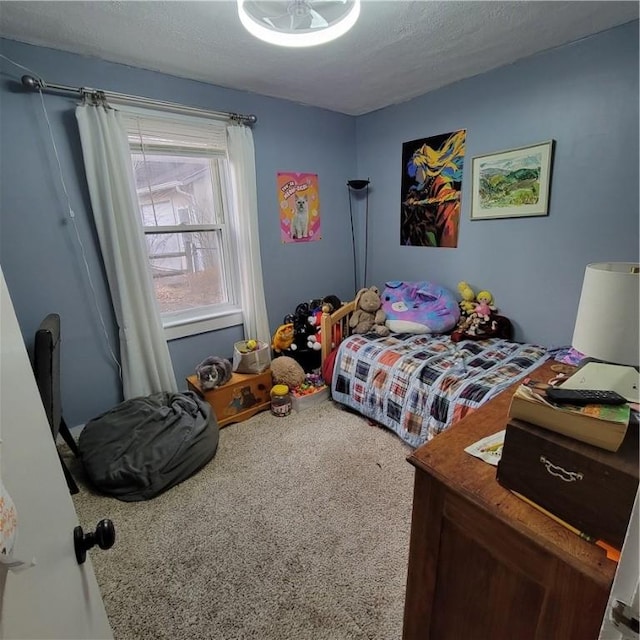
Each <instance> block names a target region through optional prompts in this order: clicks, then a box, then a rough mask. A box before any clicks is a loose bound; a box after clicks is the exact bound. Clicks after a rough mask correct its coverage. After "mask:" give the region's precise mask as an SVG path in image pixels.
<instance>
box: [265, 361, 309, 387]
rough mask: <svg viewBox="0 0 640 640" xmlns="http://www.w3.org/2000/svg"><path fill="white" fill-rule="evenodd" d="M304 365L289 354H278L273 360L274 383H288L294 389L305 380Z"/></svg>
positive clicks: (272, 374) (272, 375)
mask: <svg viewBox="0 0 640 640" xmlns="http://www.w3.org/2000/svg"><path fill="white" fill-rule="evenodd" d="M305 376H306V374H305V372H304V369H303V368H302V366H301V365H300V364H299V363H298V362H296V361H295V360H294V359H293V358H290V357H289V356H278V357H277V358H274V359H273V360H272V361H271V377H272V378H273V384H286V385H287V387H289V389H294V388H295V387H297V386H298V385H300V384H302V383H303V382H304V380H305Z"/></svg>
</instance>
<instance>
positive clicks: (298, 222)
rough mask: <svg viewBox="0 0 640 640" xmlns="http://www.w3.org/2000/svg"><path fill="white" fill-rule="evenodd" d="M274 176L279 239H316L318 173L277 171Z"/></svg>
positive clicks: (318, 212) (318, 223) (318, 225)
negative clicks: (276, 179)
mask: <svg viewBox="0 0 640 640" xmlns="http://www.w3.org/2000/svg"><path fill="white" fill-rule="evenodd" d="M277 178H278V202H279V204H280V238H281V240H282V242H283V243H289V242H315V241H316V240H320V239H321V238H322V235H321V234H320V198H319V196H318V174H317V173H292V172H290V171H280V172H278V176H277Z"/></svg>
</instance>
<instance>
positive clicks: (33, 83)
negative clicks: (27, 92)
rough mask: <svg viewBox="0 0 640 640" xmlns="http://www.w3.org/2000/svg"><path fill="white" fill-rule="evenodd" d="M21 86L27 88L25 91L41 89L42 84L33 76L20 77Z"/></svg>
mask: <svg viewBox="0 0 640 640" xmlns="http://www.w3.org/2000/svg"><path fill="white" fill-rule="evenodd" d="M22 84H23V85H24V86H25V87H27V89H34V90H35V89H41V88H42V85H43V82H42V80H39V79H38V78H34V77H33V76H22Z"/></svg>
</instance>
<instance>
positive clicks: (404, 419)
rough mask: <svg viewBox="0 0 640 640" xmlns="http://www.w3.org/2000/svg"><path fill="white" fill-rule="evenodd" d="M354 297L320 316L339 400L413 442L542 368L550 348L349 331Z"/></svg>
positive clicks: (494, 340)
mask: <svg viewBox="0 0 640 640" xmlns="http://www.w3.org/2000/svg"><path fill="white" fill-rule="evenodd" d="M353 310H354V304H353V302H350V303H347V304H345V305H343V306H342V307H340V308H339V309H338V310H336V311H334V312H333V313H328V312H327V313H323V315H322V319H321V331H322V348H321V359H322V362H323V370H324V365H326V364H328V363H329V362H330V361H331V360H333V363H332V369H333V371H332V374H331V396H332V398H333V400H334V401H336V402H339V403H340V404H342V405H344V406H346V407H348V408H350V409H352V410H354V411H357V412H359V413H360V414H362V415H363V416H365V417H366V418H368V419H370V420H373V421H375V422H377V423H379V424H381V425H383V426H384V427H387V428H388V429H390V430H391V431H393V432H394V433H395V434H396V435H398V436H399V437H400V438H401V439H402V440H404V441H405V442H406V443H407V444H408V445H409V446H411V447H414V448H415V447H418V446H420V445H421V444H423V443H425V442H427V441H428V440H431V439H432V438H433V437H434V436H436V435H437V434H438V433H441V432H442V431H444V430H445V429H447V428H448V427H450V426H451V425H452V424H454V423H455V422H457V421H458V420H460V419H462V418H463V417H464V416H465V415H467V414H469V413H470V412H472V411H474V410H475V409H477V408H478V407H479V406H481V405H482V404H484V403H485V402H487V401H488V400H490V399H491V398H493V397H494V396H495V395H497V394H498V393H500V391H502V390H503V389H505V388H506V387H508V386H509V385H511V384H513V382H515V381H517V380H518V379H520V378H523V377H525V376H526V375H527V374H528V373H530V372H531V371H533V370H534V369H536V368H537V367H538V366H539V365H540V364H542V362H544V360H546V359H547V357H548V353H547V350H546V349H545V348H544V347H542V346H539V345H535V344H522V343H518V342H514V341H511V340H506V339H503V338H489V339H485V340H462V341H460V342H454V341H452V340H451V337H450V336H449V335H446V334H445V335H433V334H408V333H392V334H391V335H389V336H386V337H379V336H375V335H372V334H367V335H361V334H355V335H350V328H349V316H350V314H351V313H352V312H353Z"/></svg>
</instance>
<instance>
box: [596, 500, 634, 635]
mask: <svg viewBox="0 0 640 640" xmlns="http://www.w3.org/2000/svg"><path fill="white" fill-rule="evenodd" d="M638 520H639V517H638V494H637V493H636V500H635V502H634V504H633V511H632V512H631V519H630V521H629V528H628V529H627V534H626V536H625V540H624V545H623V546H622V554H621V556H620V562H619V564H618V569H617V570H616V575H615V578H614V580H613V587H612V589H611V593H610V594H609V603H608V604H607V610H606V612H605V614H604V620H603V621H602V629H600V637H599V640H637V639H638V633H637V632H635V631H633V630H632V629H630V628H629V627H628V626H627V625H626V624H624V623H616V622H615V621H614V618H615V617H616V616H614V608H616V607H618V609H619V611H620V614H621V615H622V617H624V618H630V617H635V619H636V621H637V620H638V580H639V577H638V576H640V560H639V559H640V545H639V540H640V527H639V524H638ZM619 603H624V604H627V605H629V607H630V610H624V611H623V610H622V609H621V606H620V604H619Z"/></svg>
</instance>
